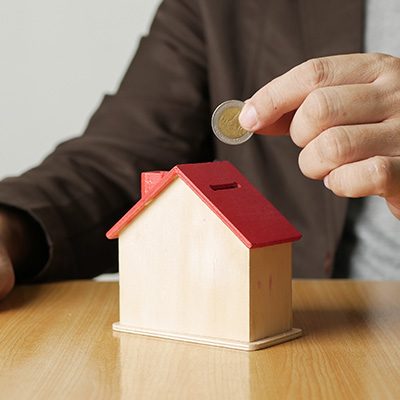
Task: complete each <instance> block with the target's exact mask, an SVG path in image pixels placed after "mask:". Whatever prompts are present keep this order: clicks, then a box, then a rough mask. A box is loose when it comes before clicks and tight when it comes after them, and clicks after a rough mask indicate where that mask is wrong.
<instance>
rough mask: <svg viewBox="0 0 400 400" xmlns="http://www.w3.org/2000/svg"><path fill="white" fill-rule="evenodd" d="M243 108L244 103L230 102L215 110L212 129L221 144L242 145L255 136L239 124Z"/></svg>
mask: <svg viewBox="0 0 400 400" xmlns="http://www.w3.org/2000/svg"><path fill="white" fill-rule="evenodd" d="M243 106H244V103H243V101H239V100H228V101H225V102H224V103H222V104H220V105H219V106H218V107H217V108H216V109H215V111H214V113H213V115H212V118H211V127H212V130H213V132H214V134H215V136H216V137H217V138H218V139H219V140H221V142H224V143H227V144H242V143H244V142H247V140H249V139H250V138H251V137H252V136H253V132H249V131H246V130H245V129H243V128H242V127H241V125H240V123H239V114H240V112H241V111H242V108H243Z"/></svg>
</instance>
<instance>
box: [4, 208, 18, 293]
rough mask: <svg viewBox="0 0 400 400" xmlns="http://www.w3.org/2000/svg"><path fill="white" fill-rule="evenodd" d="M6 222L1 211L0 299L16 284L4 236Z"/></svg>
mask: <svg viewBox="0 0 400 400" xmlns="http://www.w3.org/2000/svg"><path fill="white" fill-rule="evenodd" d="M5 224H6V220H5V217H4V215H2V214H1V213H0V300H1V299H3V298H4V297H5V296H7V294H8V293H10V292H11V290H12V288H13V287H14V284H15V274H14V269H13V265H12V262H11V257H10V254H9V251H8V249H7V246H6V244H5V242H6V241H5V240H4V238H3V236H4V234H5V232H7V231H8V229H7V228H6V226H5Z"/></svg>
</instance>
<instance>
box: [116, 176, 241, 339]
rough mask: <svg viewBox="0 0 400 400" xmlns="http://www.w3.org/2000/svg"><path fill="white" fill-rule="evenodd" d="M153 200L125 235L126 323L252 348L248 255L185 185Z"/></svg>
mask: <svg viewBox="0 0 400 400" xmlns="http://www.w3.org/2000/svg"><path fill="white" fill-rule="evenodd" d="M154 200H156V201H152V202H151V203H150V204H148V206H147V207H145V208H144V209H143V210H142V212H141V213H139V214H138V215H137V216H136V217H135V223H133V224H129V225H128V226H127V227H126V228H125V229H124V230H123V231H122V232H121V234H120V241H119V246H120V282H121V283H120V285H121V290H120V300H121V320H123V321H124V323H126V324H128V325H132V326H136V327H138V328H140V327H146V328H147V329H154V330H158V331H165V332H168V331H171V330H172V331H178V332H179V331H183V332H185V333H186V334H189V335H200V336H201V335H206V336H215V337H221V338H227V339H234V340H243V341H246V340H249V324H248V323H247V322H246V321H248V320H249V293H248V290H249V269H248V268H249V249H248V248H247V247H246V246H245V245H244V244H243V243H242V241H241V240H240V239H239V238H238V237H237V236H236V235H235V234H234V233H233V232H232V231H231V230H230V229H229V228H228V227H227V226H226V225H225V224H224V223H223V222H222V221H221V219H220V218H219V217H218V216H217V215H216V214H215V213H214V212H212V211H211V210H210V208H209V207H208V206H207V205H206V204H205V203H204V201H202V200H201V199H200V198H199V197H198V195H197V194H195V193H194V191H193V190H192V189H191V188H189V186H188V185H187V184H186V183H185V182H183V180H182V179H180V178H179V177H177V178H175V179H174V180H173V181H171V183H170V184H169V185H168V186H167V187H166V188H165V189H164V190H163V191H161V192H160V193H159V194H158V195H157V197H155V199H154ZM221 315H223V316H224V319H223V320H222V319H221ZM227 321H228V322H227Z"/></svg>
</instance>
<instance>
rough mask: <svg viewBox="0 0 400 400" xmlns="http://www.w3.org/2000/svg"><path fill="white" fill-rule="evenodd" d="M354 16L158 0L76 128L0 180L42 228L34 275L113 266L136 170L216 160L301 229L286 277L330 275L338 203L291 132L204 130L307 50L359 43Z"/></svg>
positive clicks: (356, 47)
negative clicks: (229, 138) (116, 233)
mask: <svg viewBox="0 0 400 400" xmlns="http://www.w3.org/2000/svg"><path fill="white" fill-rule="evenodd" d="M362 20H363V2H362V1H361V0H354V1H347V0H336V1H334V2H325V1H319V0H218V1H215V0H165V1H164V3H163V4H162V5H161V7H160V9H159V11H158V13H157V15H156V17H155V20H154V23H153V25H152V28H151V31H150V34H149V35H148V36H147V37H145V38H144V39H143V40H142V41H141V45H140V48H139V50H138V52H137V54H136V56H135V58H134V60H133V62H132V64H131V66H130V67H129V69H128V71H127V73H126V75H125V77H124V79H123V81H122V83H121V86H120V89H119V90H118V92H117V94H116V95H114V96H106V97H105V98H104V101H103V102H102V104H101V106H100V108H99V109H98V111H97V112H96V113H95V114H94V116H93V117H92V119H91V121H90V123H89V125H88V127H87V129H86V131H85V133H84V134H83V135H82V136H81V137H79V138H76V139H73V140H70V141H68V142H66V143H63V144H62V145H60V146H59V147H57V149H56V150H55V151H54V152H53V153H52V154H51V155H50V156H49V157H48V158H47V159H46V160H45V161H44V162H43V163H42V164H41V165H40V166H38V167H37V168H34V169H32V170H30V171H28V172H27V173H25V174H23V175H22V176H20V177H17V178H9V179H6V180H5V181H3V182H1V183H0V203H3V204H8V205H12V206H14V207H17V208H20V209H22V210H25V211H27V212H28V213H29V214H30V215H31V216H33V217H34V218H35V219H36V220H37V221H38V222H39V223H40V225H41V226H42V227H43V229H44V231H45V233H46V237H47V240H48V244H49V246H50V259H49V262H48V263H47V265H46V267H44V268H43V269H42V271H41V273H40V274H39V275H38V276H37V277H36V281H48V280H58V279H68V278H84V277H92V276H94V275H97V274H100V273H102V272H104V271H106V270H110V269H112V268H116V267H117V248H116V242H115V241H108V240H107V239H106V238H105V232H106V230H107V229H108V228H109V227H110V226H112V225H113V223H114V222H115V221H116V220H117V219H118V218H119V217H120V216H121V215H122V214H123V213H124V212H125V211H126V209H127V208H129V207H130V206H132V203H133V202H134V201H136V200H137V199H138V196H139V192H140V190H139V182H140V173H141V172H142V171H146V170H163V169H165V170H167V169H170V168H171V167H173V166H174V165H176V164H179V163H189V162H201V161H209V160H214V159H218V160H229V161H230V162H232V163H233V164H234V165H236V166H237V168H238V169H239V170H240V171H241V172H242V173H243V174H245V175H246V176H247V177H248V178H249V180H250V181H251V182H252V183H253V184H254V185H255V186H256V187H258V188H259V189H260V191H261V192H262V193H263V194H264V195H265V196H266V197H268V199H269V200H270V201H272V203H273V204H275V206H276V207H277V208H278V209H279V210H280V211H281V212H282V213H283V214H284V215H285V216H286V217H287V218H288V219H289V220H290V221H291V222H292V223H293V224H294V225H295V226H296V227H297V229H298V230H300V231H301V232H302V233H303V239H302V240H301V241H300V242H298V243H296V244H295V250H294V275H295V276H297V277H326V276H330V275H331V272H332V261H333V257H334V254H335V252H336V249H337V246H338V242H339V240H340V236H341V232H342V229H343V223H344V219H345V211H346V205H347V202H346V200H344V199H339V198H337V197H335V196H334V195H333V194H332V193H330V192H329V191H327V190H326V189H325V188H324V186H323V185H322V184H321V182H316V181H311V180H309V179H307V178H305V177H304V176H303V175H302V174H301V173H300V171H299V168H298V166H297V156H298V153H299V149H298V148H297V147H296V146H295V145H294V144H293V143H292V142H291V140H290V139H289V138H288V137H262V136H258V135H256V136H255V137H253V138H252V139H251V140H250V141H249V142H247V143H246V144H244V145H241V146H228V145H225V144H223V143H220V142H218V141H217V140H216V139H215V138H214V136H213V135H212V133H211V130H210V115H211V112H212V110H213V109H214V108H215V106H216V105H218V104H219V103H221V102H222V101H224V100H227V99H246V98H247V97H249V96H250V95H252V94H253V92H255V91H256V90H257V89H258V88H259V87H261V86H262V85H264V84H265V83H266V82H268V81H270V80H271V79H273V78H274V77H276V76H278V75H280V74H282V73H283V72H285V71H287V70H288V69H290V68H291V67H293V66H295V65H296V64H299V63H301V62H302V61H304V60H306V59H308V58H312V57H317V56H324V55H331V54H339V53H349V52H358V51H360V50H361V48H362V36H363V31H362ZM78 95H79V94H78ZM65 112H68V110H65ZM249 206H250V207H251V205H249Z"/></svg>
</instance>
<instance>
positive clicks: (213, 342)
mask: <svg viewBox="0 0 400 400" xmlns="http://www.w3.org/2000/svg"><path fill="white" fill-rule="evenodd" d="M113 329H114V330H115V331H118V332H126V333H135V334H138V335H145V336H153V337H158V338H163V339H173V340H181V341H184V342H191V343H198V344H207V345H210V346H218V347H227V348H230V349H237V350H247V351H253V350H261V349H264V348H266V347H270V346H274V345H275V344H279V343H283V342H286V341H288V340H292V339H295V338H297V337H299V336H301V334H302V330H301V329H296V328H293V329H291V330H290V331H287V332H284V333H280V334H279V335H275V336H271V337H267V338H264V339H261V340H257V341H255V342H239V341H235V340H225V339H217V338H211V337H203V336H190V335H179V334H176V333H168V332H160V331H151V330H146V329H139V328H135V327H132V326H129V325H124V324H120V323H119V322H116V323H114V324H113Z"/></svg>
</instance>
